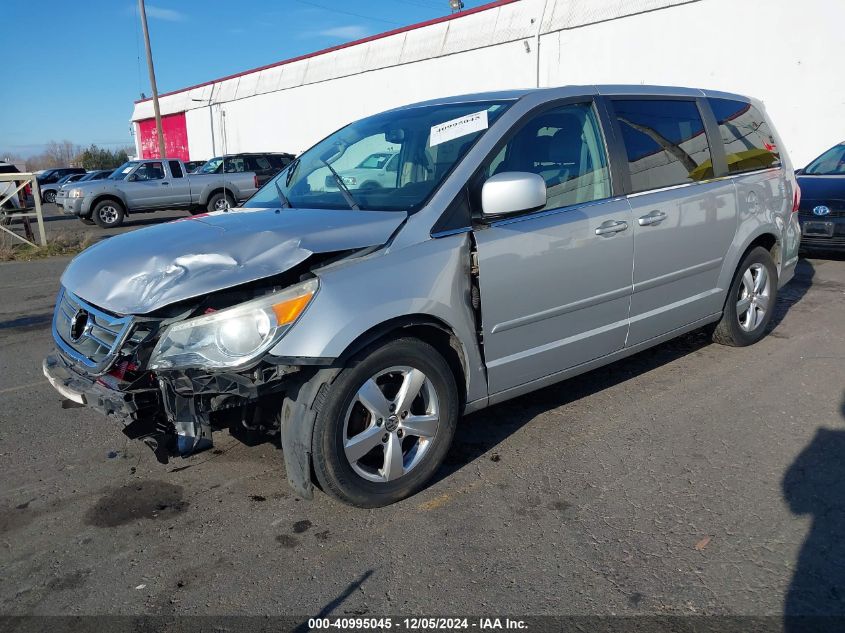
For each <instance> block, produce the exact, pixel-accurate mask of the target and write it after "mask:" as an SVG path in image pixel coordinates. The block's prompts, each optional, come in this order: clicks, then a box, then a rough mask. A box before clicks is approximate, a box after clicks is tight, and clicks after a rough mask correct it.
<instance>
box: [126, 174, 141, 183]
mask: <svg viewBox="0 0 845 633" xmlns="http://www.w3.org/2000/svg"><path fill="white" fill-rule="evenodd" d="M126 180H128V181H129V182H135V181H136V180H138V174H129V177H128V178H127V179H126Z"/></svg>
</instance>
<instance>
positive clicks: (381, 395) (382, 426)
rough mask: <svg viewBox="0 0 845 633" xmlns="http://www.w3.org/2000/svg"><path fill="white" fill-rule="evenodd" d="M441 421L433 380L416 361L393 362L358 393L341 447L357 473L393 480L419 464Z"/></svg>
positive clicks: (381, 480) (346, 418)
mask: <svg viewBox="0 0 845 633" xmlns="http://www.w3.org/2000/svg"><path fill="white" fill-rule="evenodd" d="M439 426H440V407H439V401H438V398H437V393H436V391H435V389H434V385H433V384H432V382H431V380H430V379H429V378H428V377H427V376H426V375H425V374H424V373H423V372H422V371H420V370H419V369H416V368H414V367H408V366H399V367H390V368H388V369H385V370H383V371H381V372H379V373H378V374H376V375H375V376H372V377H371V378H369V379H368V380H367V381H366V382H364V384H363V385H361V387H360V388H359V389H358V391H357V393H356V394H355V398H354V399H353V402H352V404H351V405H350V406H349V408H348V409H347V412H346V417H345V420H344V424H343V450H344V453H345V454H346V459H347V461H348V462H349V464H350V466H352V469H353V470H354V471H355V473H356V474H358V475H359V476H361V477H363V478H364V479H367V480H369V481H373V482H379V483H383V482H389V481H393V480H395V479H398V478H399V477H401V476H403V475H405V474H407V473H409V472H410V471H412V470H413V469H414V468H416V467H417V466H418V465H419V464H420V462H421V460H422V458H423V456H424V455H425V454H426V452H427V451H428V449H429V448H430V447H431V445H432V442H433V440H434V437H435V436H436V435H437V431H438V428H439Z"/></svg>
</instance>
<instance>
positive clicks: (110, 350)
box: [53, 288, 132, 374]
mask: <svg viewBox="0 0 845 633" xmlns="http://www.w3.org/2000/svg"><path fill="white" fill-rule="evenodd" d="M131 330H132V317H131V316H117V315H114V314H109V313H107V312H104V311H103V310H100V309H99V308H97V307H95V306H92V305H91V304H89V303H86V302H85V301H83V300H82V299H80V298H79V297H77V296H76V295H74V294H73V293H72V292H70V291H69V290H66V289H65V288H62V290H61V291H60V292H59V296H58V299H57V301H56V310H55V312H54V313H53V338H54V339H55V341H56V344H57V345H58V346H59V348H60V349H61V350H62V351H63V352H64V353H65V354H67V355H68V356H69V357H70V358H72V359H73V360H75V361H77V362H80V363H82V364H83V365H85V367H86V368H87V369H88V370H90V371H92V372H93V373H97V374H102V373H105V372H106V371H107V370H108V369H109V367H111V365H112V363H113V362H114V360H115V358H116V357H117V355H118V353H119V352H120V349H121V347H122V346H123V344H124V342H125V341H126V339H127V337H128V336H129V333H130V332H131Z"/></svg>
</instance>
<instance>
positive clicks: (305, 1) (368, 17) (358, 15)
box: [296, 0, 405, 26]
mask: <svg viewBox="0 0 845 633" xmlns="http://www.w3.org/2000/svg"><path fill="white" fill-rule="evenodd" d="M296 2H298V3H299V4H305V5H308V6H311V7H316V8H317V9H323V11H330V12H332V13H342V14H343V15H351V16H354V17H356V18H361V19H364V20H372V21H374V22H383V23H385V24H392V25H394V26H405V25H404V24H402V23H401V22H394V21H392V20H385V19H384V18H375V17H373V16H371V15H363V14H361V13H355V12H353V11H344V10H342V9H336V8H334V7H327V6H324V5H322V4H317V3H316V2H310V1H309V0H296Z"/></svg>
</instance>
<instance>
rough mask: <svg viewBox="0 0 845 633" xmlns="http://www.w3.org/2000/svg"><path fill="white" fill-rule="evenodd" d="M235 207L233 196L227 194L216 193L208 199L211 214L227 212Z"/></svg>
mask: <svg viewBox="0 0 845 633" xmlns="http://www.w3.org/2000/svg"><path fill="white" fill-rule="evenodd" d="M234 206H235V199H234V198H233V197H232V194H230V193H226V194H225V195H224V194H223V193H215V194H214V195H213V196H211V197H210V198H209V199H208V205H207V207H206V208H207V209H208V212H209V213H214V212H215V211H227V210H229V209H231V208H232V207H234Z"/></svg>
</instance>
